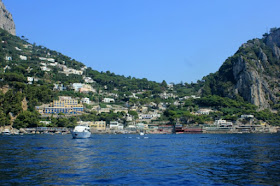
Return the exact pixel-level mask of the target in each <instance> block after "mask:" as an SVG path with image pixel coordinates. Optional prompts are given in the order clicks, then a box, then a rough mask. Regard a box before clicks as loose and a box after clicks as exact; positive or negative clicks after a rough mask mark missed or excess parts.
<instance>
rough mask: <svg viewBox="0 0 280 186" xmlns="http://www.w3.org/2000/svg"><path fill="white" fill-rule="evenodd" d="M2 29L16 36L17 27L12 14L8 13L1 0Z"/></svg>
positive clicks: (0, 25)
mask: <svg viewBox="0 0 280 186" xmlns="http://www.w3.org/2000/svg"><path fill="white" fill-rule="evenodd" d="M0 28H2V29H4V30H6V31H8V32H9V33H10V34H13V35H16V27H15V23H14V21H13V17H12V14H11V13H10V12H8V10H7V9H6V7H5V5H4V4H3V2H2V0H0Z"/></svg>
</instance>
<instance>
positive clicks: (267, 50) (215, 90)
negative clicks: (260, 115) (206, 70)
mask: <svg viewBox="0 0 280 186" xmlns="http://www.w3.org/2000/svg"><path fill="white" fill-rule="evenodd" d="M279 68H280V29H276V28H273V29H271V31H270V34H264V36H263V38H262V39H253V40H250V41H248V42H247V43H245V44H243V45H242V46H241V47H240V48H239V50H238V51H237V52H236V53H235V54H234V55H233V56H232V57H230V58H228V59H227V60H226V61H225V62H224V64H223V65H222V66H221V67H220V69H219V70H218V72H216V73H214V74H210V75H208V76H206V77H204V80H205V85H204V87H203V90H202V95H204V96H206V95H211V94H212V95H220V96H223V97H230V98H240V97H242V98H243V99H244V100H245V101H248V102H250V103H252V104H254V105H256V106H258V107H259V108H260V109H266V108H272V107H275V104H277V103H278V100H279V96H280V94H279V90H280V84H279V83H280V69H279Z"/></svg>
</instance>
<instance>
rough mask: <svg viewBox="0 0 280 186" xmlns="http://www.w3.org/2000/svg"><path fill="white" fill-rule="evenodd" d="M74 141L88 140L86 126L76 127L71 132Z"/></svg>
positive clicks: (87, 128)
mask: <svg viewBox="0 0 280 186" xmlns="http://www.w3.org/2000/svg"><path fill="white" fill-rule="evenodd" d="M71 134H72V136H73V138H74V139H78V138H79V139H81V138H89V137H90V135H91V132H90V128H89V127H88V125H78V126H76V127H75V128H74V130H73V131H71Z"/></svg>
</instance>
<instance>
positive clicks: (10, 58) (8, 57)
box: [5, 56, 13, 61]
mask: <svg viewBox="0 0 280 186" xmlns="http://www.w3.org/2000/svg"><path fill="white" fill-rule="evenodd" d="M5 59H6V60H7V61H12V60H13V59H12V57H11V56H6V58H5Z"/></svg>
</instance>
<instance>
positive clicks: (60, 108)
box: [1, 45, 279, 134]
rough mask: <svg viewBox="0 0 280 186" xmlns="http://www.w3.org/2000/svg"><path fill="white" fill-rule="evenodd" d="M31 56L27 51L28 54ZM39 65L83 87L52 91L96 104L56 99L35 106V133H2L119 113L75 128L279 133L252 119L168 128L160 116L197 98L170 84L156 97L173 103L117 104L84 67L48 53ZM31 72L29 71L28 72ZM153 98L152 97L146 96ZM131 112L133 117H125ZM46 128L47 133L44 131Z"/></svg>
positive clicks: (56, 86) (134, 94)
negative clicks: (74, 77) (37, 123)
mask: <svg viewBox="0 0 280 186" xmlns="http://www.w3.org/2000/svg"><path fill="white" fill-rule="evenodd" d="M32 47H33V46H32V45H24V48H25V49H32ZM15 49H16V50H17V51H19V52H21V51H22V49H20V48H19V47H15ZM30 52H31V51H30ZM5 59H6V61H7V62H8V61H12V60H13V59H12V57H11V56H6V57H5ZM19 59H20V60H22V61H26V60H28V57H27V56H24V55H19ZM38 60H39V61H40V69H41V71H43V72H46V73H47V72H50V71H52V70H53V68H58V69H59V71H58V73H62V74H65V75H66V76H69V75H70V74H74V75H78V76H82V79H83V81H84V82H83V83H80V82H76V83H71V84H70V85H67V86H65V85H63V84H62V83H60V82H57V83H54V84H53V91H58V92H60V91H61V92H62V91H65V90H70V91H73V92H76V93H79V94H89V93H90V94H93V95H98V96H99V97H101V98H102V99H100V100H97V101H92V100H91V99H90V98H89V97H82V98H81V97H71V96H59V98H58V99H57V100H53V101H52V102H50V103H48V104H43V105H38V106H36V111H38V113H39V114H40V117H41V121H40V123H41V124H42V125H44V127H43V128H45V130H43V129H42V127H39V129H38V130H37V129H21V130H19V131H17V130H15V129H12V128H11V127H10V128H9V127H4V128H3V127H2V129H1V130H2V131H4V130H5V129H6V130H11V131H14V132H13V133H18V132H23V133H36V132H37V133H42V132H43V133H46V132H49V131H52V132H58V133H60V132H59V131H56V130H51V128H52V127H49V126H50V125H51V121H50V120H49V118H51V117H66V118H67V117H71V116H80V115H82V114H87V113H93V112H94V113H96V114H101V113H110V112H113V113H122V115H123V117H122V118H119V119H118V120H116V121H78V124H86V125H88V126H89V127H90V129H91V132H92V133H113V134H117V133H120V134H125V133H131V134H133V133H135V134H136V133H139V132H141V131H144V132H145V133H147V134H171V133H176V134H182V133H275V132H277V131H279V128H277V127H273V126H270V125H269V124H267V123H266V122H263V121H258V120H257V119H256V118H255V117H254V115H245V114H244V115H241V116H240V118H239V119H238V120H236V121H226V120H222V119H217V120H216V121H215V122H213V123H191V124H189V123H180V121H175V122H174V123H172V124H170V122H169V121H163V120H159V119H160V118H161V116H162V115H163V113H164V111H165V110H166V109H167V108H168V106H169V105H170V104H172V105H175V106H180V105H182V104H183V103H184V102H185V101H186V100H188V99H192V100H193V99H199V98H200V97H199V96H196V95H190V96H184V97H178V95H176V92H175V91H173V86H174V84H168V85H167V90H166V91H163V92H162V93H160V94H159V97H160V99H161V100H168V99H170V98H171V99H172V100H174V102H172V103H170V102H169V103H168V102H164V101H162V102H158V103H154V102H150V103H148V104H143V105H141V104H136V103H137V100H138V99H139V95H143V94H145V93H146V92H147V91H146V90H142V91H139V92H132V93H131V95H127V98H128V99H133V100H135V103H134V104H129V103H126V104H117V103H116V102H117V100H118V97H119V95H118V93H117V92H118V89H116V88H115V89H114V91H107V86H106V85H105V86H104V87H102V89H100V88H99V90H97V89H96V88H95V84H96V82H95V81H94V80H93V79H92V78H91V77H88V76H86V73H85V71H86V69H87V67H86V66H83V67H82V68H81V69H79V70H76V69H73V68H69V67H67V66H66V65H65V62H63V64H59V63H58V62H57V61H56V60H55V59H54V58H51V54H50V53H48V54H47V55H46V57H38ZM7 69H10V67H9V65H7V66H5V67H4V69H3V71H4V72H5V71H6V70H7ZM31 70H32V69H29V71H31ZM40 80H42V79H40V78H37V77H32V76H30V77H27V84H28V85H33V84H36V83H37V82H38V81H40ZM150 96H153V95H150ZM131 111H133V113H135V115H131V114H129V113H130V112H131ZM211 112H215V110H213V109H212V108H197V109H196V110H194V111H192V112H191V114H192V115H209V114H210V113H211ZM48 128H50V130H47V129H48ZM67 131H68V132H69V130H65V132H67Z"/></svg>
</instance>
